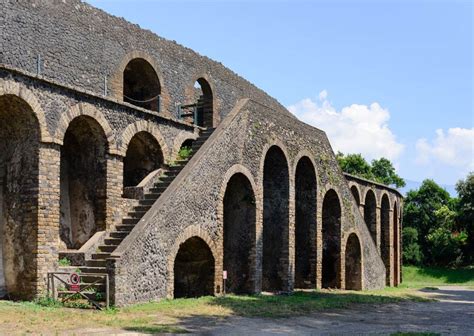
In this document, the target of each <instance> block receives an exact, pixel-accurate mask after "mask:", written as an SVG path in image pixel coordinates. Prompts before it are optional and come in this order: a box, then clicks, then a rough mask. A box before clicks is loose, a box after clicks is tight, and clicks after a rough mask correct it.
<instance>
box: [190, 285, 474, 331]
mask: <svg viewBox="0 0 474 336" xmlns="http://www.w3.org/2000/svg"><path fill="white" fill-rule="evenodd" d="M428 292H429V294H430V296H432V297H434V298H436V299H437V300H439V301H437V302H404V303H398V304H386V305H365V304H364V305H356V306H354V307H352V308H350V309H343V310H342V309H341V310H331V311H325V312H321V313H318V314H314V315H311V316H304V317H294V318H286V319H262V318H242V317H231V318H228V319H226V320H225V321H220V322H216V321H212V320H209V321H207V323H206V321H203V320H202V319H196V320H195V321H193V320H192V319H191V320H189V321H186V322H185V323H184V324H183V325H182V326H183V327H185V328H186V329H188V330H190V331H192V332H193V333H197V334H206V335H275V334H282V335H366V334H377V335H381V334H382V335H384V334H390V333H393V332H397V331H418V332H422V331H431V332H437V333H441V334H448V335H474V290H472V289H467V288H464V287H439V289H438V290H430V291H428Z"/></svg>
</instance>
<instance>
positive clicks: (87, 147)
mask: <svg viewBox="0 0 474 336" xmlns="http://www.w3.org/2000/svg"><path fill="white" fill-rule="evenodd" d="M107 147H108V144H107V139H106V137H105V134H104V131H103V129H102V128H101V126H100V125H99V124H98V123H97V121H96V120H94V119H93V118H91V117H88V116H80V117H77V118H75V119H74V120H73V121H71V123H70V124H69V127H68V129H67V131H66V134H65V135H64V141H63V146H62V148H61V173H60V174H61V178H60V187H61V196H60V203H61V218H60V222H61V225H60V237H61V241H62V242H63V243H64V245H65V247H66V248H68V249H78V248H80V247H81V246H82V245H83V244H84V243H85V242H86V241H87V240H89V238H90V237H92V235H93V234H94V233H95V232H97V231H99V230H104V229H105V211H106V210H105V208H106V205H105V201H106V188H107V157H106V153H107V149H108V148H107Z"/></svg>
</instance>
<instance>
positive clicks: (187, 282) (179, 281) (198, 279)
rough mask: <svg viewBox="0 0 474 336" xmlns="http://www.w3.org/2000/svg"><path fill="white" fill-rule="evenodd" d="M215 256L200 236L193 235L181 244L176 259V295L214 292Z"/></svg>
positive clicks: (176, 296)
mask: <svg viewBox="0 0 474 336" xmlns="http://www.w3.org/2000/svg"><path fill="white" fill-rule="evenodd" d="M214 272H215V266H214V257H213V255H212V252H211V249H210V248H209V246H208V245H207V244H206V242H205V241H204V240H202V239H201V238H199V237H191V238H189V239H188V240H186V241H185V242H184V243H182V244H181V245H180V246H179V250H178V254H177V255H176V259H175V261H174V297H175V298H181V297H198V296H204V295H213V294H214Z"/></svg>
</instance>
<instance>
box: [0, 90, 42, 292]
mask: <svg viewBox="0 0 474 336" xmlns="http://www.w3.org/2000/svg"><path fill="white" fill-rule="evenodd" d="M39 141H40V131H39V124H38V120H37V119H36V116H35V114H34V112H33V110H32V109H31V107H30V106H29V105H28V104H27V103H26V102H25V101H23V100H22V99H20V98H19V97H17V96H13V95H4V96H0V298H3V297H6V298H13V299H28V298H31V297H32V295H33V294H34V292H35V284H36V269H37V264H36V258H35V255H36V250H37V236H38V232H37V225H38V194H37V193H38V176H39V174H38V168H39V160H38V153H39Z"/></svg>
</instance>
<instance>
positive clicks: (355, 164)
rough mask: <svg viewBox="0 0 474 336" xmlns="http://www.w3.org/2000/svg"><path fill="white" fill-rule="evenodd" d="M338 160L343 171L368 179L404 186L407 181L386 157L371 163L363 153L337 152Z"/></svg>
mask: <svg viewBox="0 0 474 336" xmlns="http://www.w3.org/2000/svg"><path fill="white" fill-rule="evenodd" d="M336 158H337V161H338V163H339V166H340V167H341V169H342V171H343V172H345V173H348V174H351V175H355V176H359V177H362V178H365V179H368V180H372V181H376V182H379V183H383V184H386V185H395V186H396V187H397V188H399V187H404V186H405V181H404V180H403V179H402V178H401V177H400V176H398V174H397V173H396V171H395V168H394V167H393V164H392V162H390V160H388V159H386V158H380V159H378V160H372V162H371V163H370V164H369V163H368V162H367V161H366V160H365V159H364V157H363V156H362V155H361V154H346V155H344V154H343V153H341V152H338V153H337V154H336Z"/></svg>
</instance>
